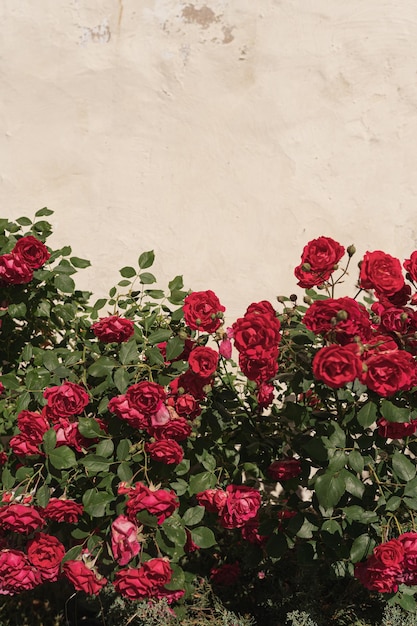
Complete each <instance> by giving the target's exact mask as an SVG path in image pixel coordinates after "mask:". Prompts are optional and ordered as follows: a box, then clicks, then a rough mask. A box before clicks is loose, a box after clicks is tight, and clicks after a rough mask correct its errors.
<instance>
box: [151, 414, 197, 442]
mask: <svg viewBox="0 0 417 626" xmlns="http://www.w3.org/2000/svg"><path fill="white" fill-rule="evenodd" d="M150 435H152V437H156V439H174V440H175V441H184V440H185V439H187V438H188V437H189V436H190V435H191V426H190V424H189V423H188V422H187V420H186V419H184V418H183V417H176V418H175V419H170V420H169V421H168V422H167V423H166V424H164V425H163V426H156V427H154V428H152V429H151V430H150Z"/></svg>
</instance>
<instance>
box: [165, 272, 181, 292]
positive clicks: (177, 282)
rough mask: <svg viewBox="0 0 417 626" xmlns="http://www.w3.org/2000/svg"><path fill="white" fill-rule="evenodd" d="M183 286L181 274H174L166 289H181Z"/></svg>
mask: <svg viewBox="0 0 417 626" xmlns="http://www.w3.org/2000/svg"><path fill="white" fill-rule="evenodd" d="M183 287H184V281H183V279H182V276H175V278H173V279H172V280H171V281H170V282H169V283H168V289H169V290H170V291H178V289H182V288H183Z"/></svg>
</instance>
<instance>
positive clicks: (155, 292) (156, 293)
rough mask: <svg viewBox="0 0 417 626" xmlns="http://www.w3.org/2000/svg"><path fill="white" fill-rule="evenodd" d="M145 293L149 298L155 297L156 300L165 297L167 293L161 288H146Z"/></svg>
mask: <svg viewBox="0 0 417 626" xmlns="http://www.w3.org/2000/svg"><path fill="white" fill-rule="evenodd" d="M145 293H146V295H147V296H149V298H154V299H155V300H161V298H165V293H164V292H163V291H162V290H161V289H146V290H145Z"/></svg>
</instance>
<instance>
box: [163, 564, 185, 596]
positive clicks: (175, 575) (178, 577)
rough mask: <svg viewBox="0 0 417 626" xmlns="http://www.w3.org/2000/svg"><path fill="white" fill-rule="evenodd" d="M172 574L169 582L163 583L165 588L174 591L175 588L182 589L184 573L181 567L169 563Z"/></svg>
mask: <svg viewBox="0 0 417 626" xmlns="http://www.w3.org/2000/svg"><path fill="white" fill-rule="evenodd" d="M171 569H172V576H171V580H170V581H169V583H167V584H166V585H164V587H165V589H170V590H172V591H175V590H176V589H183V588H184V585H185V574H184V571H183V570H182V568H181V567H179V566H178V565H176V564H175V563H171Z"/></svg>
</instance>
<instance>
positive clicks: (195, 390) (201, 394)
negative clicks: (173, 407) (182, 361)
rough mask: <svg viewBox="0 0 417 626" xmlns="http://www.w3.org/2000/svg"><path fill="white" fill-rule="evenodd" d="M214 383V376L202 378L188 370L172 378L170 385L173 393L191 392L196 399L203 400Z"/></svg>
mask: <svg viewBox="0 0 417 626" xmlns="http://www.w3.org/2000/svg"><path fill="white" fill-rule="evenodd" d="M212 384H213V379H212V378H202V377H201V376H197V374H194V372H192V371H191V370H187V371H186V372H185V373H184V374H181V376H179V377H178V378H175V379H174V380H172V381H171V382H170V383H169V386H170V388H171V392H172V393H173V394H176V393H184V392H185V393H189V394H191V395H192V396H193V397H194V398H195V399H196V400H203V398H205V397H206V396H207V393H208V392H209V391H210V389H211V386H212Z"/></svg>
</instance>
